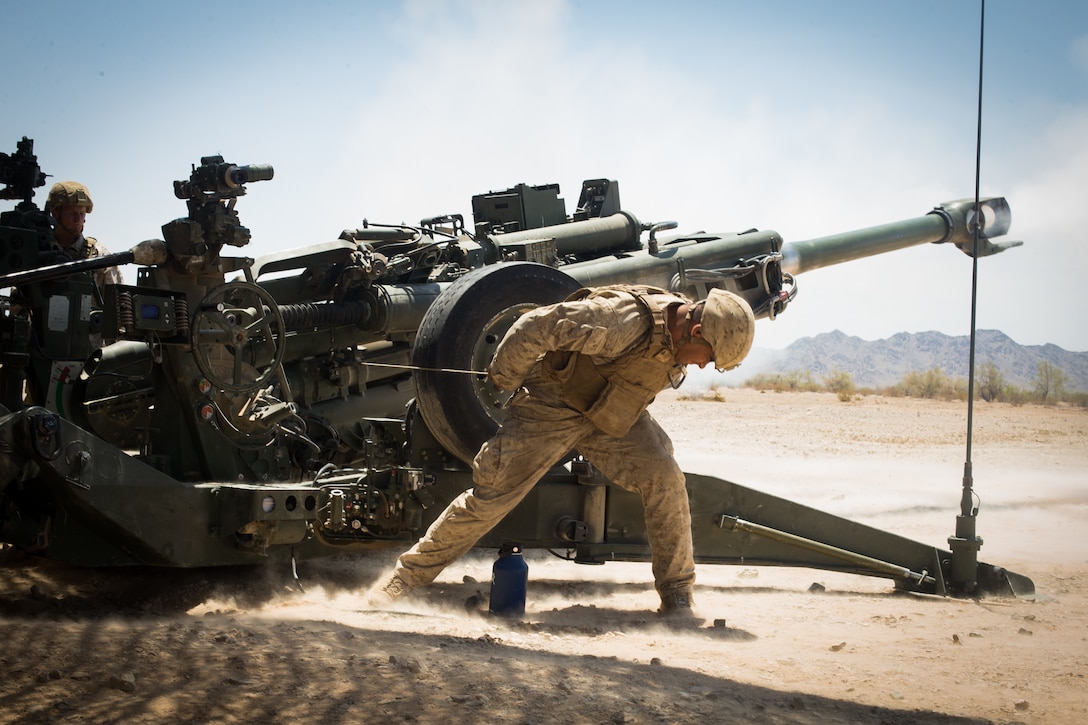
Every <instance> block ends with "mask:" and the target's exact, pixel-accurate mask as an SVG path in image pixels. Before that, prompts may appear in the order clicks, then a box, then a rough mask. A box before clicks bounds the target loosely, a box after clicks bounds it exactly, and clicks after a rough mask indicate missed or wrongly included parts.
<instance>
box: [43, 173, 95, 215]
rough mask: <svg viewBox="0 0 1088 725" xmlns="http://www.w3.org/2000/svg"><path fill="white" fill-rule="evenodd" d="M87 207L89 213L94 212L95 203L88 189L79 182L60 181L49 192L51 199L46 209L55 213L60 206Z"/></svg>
mask: <svg viewBox="0 0 1088 725" xmlns="http://www.w3.org/2000/svg"><path fill="white" fill-rule="evenodd" d="M66 205H68V206H85V207H87V213H88V214H89V213H91V211H93V210H94V202H93V201H91V193H90V192H89V191H87V187H86V186H84V185H83V184H81V183H79V182H78V181H58V182H57V183H55V184H53V188H52V189H50V190H49V198H48V199H46V201H45V208H46V209H47V210H48V211H50V212H51V211H53V210H54V209H56V208H57V207H58V206H66Z"/></svg>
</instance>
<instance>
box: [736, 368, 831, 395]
mask: <svg viewBox="0 0 1088 725" xmlns="http://www.w3.org/2000/svg"><path fill="white" fill-rule="evenodd" d="M745 386H746V387H749V388H755V389H756V390H773V391H774V392H776V393H782V392H798V391H813V390H819V389H820V386H819V385H817V384H816V382H815V381H814V380H813V379H812V373H811V372H809V371H808V370H788V371H786V372H784V373H760V374H759V375H754V376H752V377H751V378H749V379H748V381H747V382H745Z"/></svg>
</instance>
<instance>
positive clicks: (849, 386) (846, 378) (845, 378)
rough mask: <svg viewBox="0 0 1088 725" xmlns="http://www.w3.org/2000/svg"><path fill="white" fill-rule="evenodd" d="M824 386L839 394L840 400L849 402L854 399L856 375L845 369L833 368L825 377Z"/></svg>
mask: <svg viewBox="0 0 1088 725" xmlns="http://www.w3.org/2000/svg"><path fill="white" fill-rule="evenodd" d="M822 380H823V383H824V387H825V388H827V389H828V391H829V392H832V393H835V394H836V395H838V396H839V400H841V401H843V402H844V403H848V402H850V401H851V400H853V399H854V390H855V386H854V376H853V375H851V374H850V373H848V372H846V371H844V370H838V369H836V370H833V371H831V372H830V373H828V374H827V375H824V376H823V378H822Z"/></svg>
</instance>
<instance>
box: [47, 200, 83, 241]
mask: <svg viewBox="0 0 1088 725" xmlns="http://www.w3.org/2000/svg"><path fill="white" fill-rule="evenodd" d="M53 217H54V218H55V219H56V220H57V226H58V227H60V228H61V229H63V230H64V231H66V232H68V233H69V234H74V235H76V236H79V235H80V234H82V233H83V225H84V224H85V223H86V222H87V207H85V206H76V205H74V204H64V205H62V206H59V207H57V208H56V209H54V210H53Z"/></svg>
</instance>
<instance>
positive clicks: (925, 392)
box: [893, 367, 967, 400]
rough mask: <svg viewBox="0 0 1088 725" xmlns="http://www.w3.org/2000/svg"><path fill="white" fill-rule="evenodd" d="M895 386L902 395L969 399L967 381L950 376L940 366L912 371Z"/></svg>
mask: <svg viewBox="0 0 1088 725" xmlns="http://www.w3.org/2000/svg"><path fill="white" fill-rule="evenodd" d="M893 387H894V388H896V389H898V392H899V394H900V395H905V396H907V397H909V398H924V399H927V400H967V381H965V380H964V379H963V378H952V377H949V376H948V375H947V374H946V373H945V372H944V371H943V370H941V369H940V368H939V367H937V368H930V369H929V370H926V371H925V372H917V371H913V370H912V371H911V372H909V373H907V374H906V375H904V376H903V379H902V380H900V381H899V383H898V384H897V385H895V386H893Z"/></svg>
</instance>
